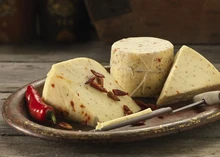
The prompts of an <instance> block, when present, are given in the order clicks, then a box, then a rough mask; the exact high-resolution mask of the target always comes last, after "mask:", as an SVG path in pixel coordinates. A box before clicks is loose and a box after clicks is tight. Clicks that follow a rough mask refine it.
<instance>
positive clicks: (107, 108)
mask: <svg viewBox="0 0 220 157" xmlns="http://www.w3.org/2000/svg"><path fill="white" fill-rule="evenodd" d="M94 72H95V73H96V75H98V74H99V75H100V74H101V75H104V78H102V79H103V80H104V82H103V88H105V89H106V92H108V91H112V90H113V89H118V90H123V89H122V88H121V87H120V86H119V85H118V83H117V81H116V80H115V79H114V78H113V77H112V76H111V75H110V74H109V73H108V72H107V71H106V69H105V68H104V67H103V66H102V65H101V64H99V63H98V62H96V61H95V60H92V59H89V58H75V59H71V60H68V61H64V62H60V63H57V64H54V65H53V66H52V68H51V70H50V71H49V73H48V74H47V78H46V81H45V85H44V89H43V96H42V97H43V100H44V101H45V102H47V103H48V104H50V105H51V106H53V107H54V108H55V109H56V111H57V112H58V113H61V114H63V115H64V117H65V118H67V119H69V120H72V121H77V122H80V123H83V124H85V125H90V126H96V124H97V122H105V121H109V120H112V119H115V118H119V117H122V116H124V109H123V108H124V105H126V106H127V107H128V108H129V109H130V110H131V111H132V112H137V111H139V110H140V107H139V106H138V105H137V104H136V103H135V102H134V101H133V100H132V98H131V97H130V96H128V95H124V96H118V98H119V99H120V101H116V100H114V99H112V98H111V96H110V97H109V96H108V95H107V93H106V92H105V91H104V90H103V91H102V90H101V91H100V90H99V89H98V87H100V89H102V88H101V87H102V85H100V86H98V85H99V84H98V82H97V78H95V79H94V80H93V81H94V83H95V84H93V85H91V83H90V84H89V83H86V82H87V81H88V80H92V78H94V77H95V76H96V75H95V74H94ZM97 73H98V74H97Z"/></svg>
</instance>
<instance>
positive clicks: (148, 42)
mask: <svg viewBox="0 0 220 157" xmlns="http://www.w3.org/2000/svg"><path fill="white" fill-rule="evenodd" d="M173 47H174V46H173V44H172V43H171V42H169V41H167V40H164V39H159V38H154V37H132V38H125V39H122V40H119V41H117V42H115V43H114V44H113V45H112V48H111V60H110V67H111V70H110V73H111V74H112V75H113V77H115V79H116V80H117V81H118V83H119V85H121V87H122V88H123V89H124V90H125V91H126V92H128V93H129V95H131V96H133V97H156V96H158V95H159V94H160V92H161V89H162V87H163V84H164V82H165V80H166V78H167V75H168V73H169V70H170V67H171V65H172V62H173V58H174V50H173V49H174V48H173Z"/></svg>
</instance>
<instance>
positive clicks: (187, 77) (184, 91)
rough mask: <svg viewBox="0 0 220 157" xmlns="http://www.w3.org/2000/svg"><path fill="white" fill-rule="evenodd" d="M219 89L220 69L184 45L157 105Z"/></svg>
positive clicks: (183, 99)
mask: <svg viewBox="0 0 220 157" xmlns="http://www.w3.org/2000/svg"><path fill="white" fill-rule="evenodd" d="M219 89H220V73H219V71H218V70H217V69H216V68H215V67H214V66H213V65H212V64H211V63H210V62H209V61H208V60H207V59H206V58H204V57H203V56H202V55H200V54H199V53H198V52H196V51H195V50H193V49H191V48H189V47H187V46H182V47H181V48H180V50H179V51H178V53H177V54H176V56H175V59H174V63H173V65H172V68H171V71H170V73H169V76H168V78H167V80H166V82H165V84H164V87H163V89H162V91H161V94H160V96H159V98H158V100H157V105H158V106H163V105H167V104H172V103H175V102H179V101H185V100H189V99H192V97H193V96H195V95H196V94H199V93H202V92H207V91H212V90H219Z"/></svg>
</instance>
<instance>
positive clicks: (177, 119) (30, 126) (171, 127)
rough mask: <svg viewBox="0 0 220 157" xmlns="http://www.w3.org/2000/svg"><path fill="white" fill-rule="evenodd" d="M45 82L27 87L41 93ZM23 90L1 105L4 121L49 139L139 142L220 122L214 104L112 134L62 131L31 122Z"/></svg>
mask: <svg viewBox="0 0 220 157" xmlns="http://www.w3.org/2000/svg"><path fill="white" fill-rule="evenodd" d="M44 82H45V79H41V80H37V81H35V82H33V83H30V84H32V85H33V86H34V87H35V88H36V89H37V90H38V92H40V93H41V92H42V89H43V86H44ZM26 87H27V86H24V87H22V88H20V89H18V90H17V91H16V92H15V93H13V94H12V95H10V96H9V97H8V98H7V100H6V101H5V102H4V104H3V108H2V115H3V118H4V119H5V121H6V122H7V123H8V124H9V125H10V126H12V127H14V128H16V129H18V130H20V131H22V132H23V133H25V134H28V135H32V136H35V137H40V138H43V139H49V140H61V141H73V142H92V143H103V142H104V143H113V142H129V141H138V140H145V139H149V138H155V137H160V136H165V135H169V134H174V133H178V132H181V131H185V130H189V129H192V128H196V127H199V126H202V125H205V124H207V123H211V122H214V121H217V120H219V119H220V107H219V105H214V106H201V107H197V108H191V109H188V110H185V111H181V112H178V113H175V114H169V115H166V116H163V117H155V118H152V119H150V120H147V121H146V124H145V125H142V126H126V127H121V128H118V129H114V130H111V131H100V132H95V131H94V130H93V128H88V127H85V126H83V125H79V124H76V123H75V124H74V123H73V124H72V126H73V130H63V129H57V128H52V127H47V126H43V125H40V124H38V123H36V122H34V121H32V120H31V118H30V117H29V115H28V112H27V109H26V103H25V97H24V93H25V90H26Z"/></svg>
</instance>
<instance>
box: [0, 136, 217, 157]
mask: <svg viewBox="0 0 220 157" xmlns="http://www.w3.org/2000/svg"><path fill="white" fill-rule="evenodd" d="M12 139H13V142H11V140H12ZM219 145H220V141H219V139H218V138H201V139H199V138H188V139H184V138H181V134H179V135H172V136H167V137H163V138H158V139H153V140H148V141H140V142H133V143H127V144H115V145H110V144H102V145H100V144H98V145H94V144H93V145H92V144H74V143H62V142H53V141H45V140H41V139H38V138H33V137H28V136H14V137H9V136H3V137H1V141H0V147H1V148H4V149H1V150H0V153H1V157H8V156H16V157H26V156H28V157H29V156H56V157H63V156H65V157H72V156H74V157H108V156H111V157H121V156H123V157H124V156H128V157H136V156H139V157H160V156H167V157H179V156H187V157H204V156H207V155H208V156H209V157H210V156H211V157H219V153H220V150H219Z"/></svg>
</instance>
